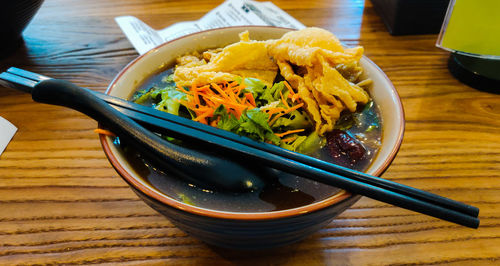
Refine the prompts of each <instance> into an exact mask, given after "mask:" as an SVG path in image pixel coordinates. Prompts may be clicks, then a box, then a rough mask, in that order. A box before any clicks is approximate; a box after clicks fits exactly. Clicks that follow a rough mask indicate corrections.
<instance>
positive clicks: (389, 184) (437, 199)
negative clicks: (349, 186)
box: [96, 93, 479, 217]
mask: <svg viewBox="0 0 500 266" xmlns="http://www.w3.org/2000/svg"><path fill="white" fill-rule="evenodd" d="M96 96H98V97H99V98H101V99H103V100H104V101H106V102H107V103H109V104H111V105H113V106H114V107H115V108H116V107H121V108H122V109H120V110H121V111H122V112H123V110H124V109H128V110H133V111H136V112H140V113H143V114H146V115H148V116H150V117H155V118H159V119H161V120H165V121H169V122H172V123H175V124H179V125H182V126H186V127H189V128H192V129H194V130H197V131H203V132H205V133H207V134H211V135H216V136H218V137H221V138H224V139H228V140H231V141H234V142H237V143H240V144H243V145H246V146H249V147H253V148H256V149H259V150H263V151H266V152H269V153H272V154H276V155H279V156H282V157H285V158H288V159H291V160H294V161H297V162H300V163H303V164H307V165H310V166H313V167H316V168H319V169H322V170H325V171H328V172H331V173H335V174H338V175H343V176H347V177H349V178H351V179H353V180H357V181H360V182H364V183H367V184H370V185H374V186H377V187H381V188H384V189H387V190H390V191H394V192H397V193H400V194H403V195H408V196H411V197H414V198H418V199H420V200H424V201H428V202H431V203H433V204H436V205H439V206H442V207H445V208H449V209H452V210H455V211H457V212H462V213H465V214H468V215H471V216H474V217H477V216H478V214H479V209H478V208H477V207H474V206H470V205H467V204H464V203H462V202H458V201H455V200H452V199H449V198H445V197H441V196H439V195H436V194H433V193H430V192H427V191H423V190H420V189H416V188H413V187H409V186H406V185H403V184H399V183H396V182H393V181H390V180H387V179H383V178H380V177H375V176H371V175H368V174H365V173H362V172H359V171H355V170H352V169H349V168H346V167H342V166H339V165H335V164H331V163H328V162H325V161H322V160H319V159H316V158H313V157H310V156H306V155H303V154H300V153H296V152H293V151H290V150H287V149H283V148H281V147H278V146H276V145H272V144H268V143H264V142H258V141H254V140H252V139H250V138H246V137H242V136H239V135H237V134H233V133H231V132H228V131H225V130H222V129H218V128H214V127H212V126H208V125H204V124H201V123H198V122H195V121H192V120H189V119H185V118H182V117H179V116H176V115H172V114H168V113H165V112H162V111H158V110H156V109H154V108H151V107H147V106H143V105H139V104H135V103H133V102H129V101H126V100H123V99H120V98H117V97H112V96H109V95H107V94H103V93H96ZM134 120H137V119H134ZM142 122H143V123H147V124H150V126H152V125H151V123H148V122H147V121H142ZM165 129H166V130H168V128H165ZM178 134H182V135H183V136H184V137H188V138H196V137H195V136H192V135H190V134H187V133H185V131H180V132H178ZM197 139H198V140H202V141H203V140H204V139H199V138H197ZM214 144H216V143H214Z"/></svg>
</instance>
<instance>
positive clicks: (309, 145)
mask: <svg viewBox="0 0 500 266" xmlns="http://www.w3.org/2000/svg"><path fill="white" fill-rule="evenodd" d="M324 144H325V139H324V138H322V137H320V136H319V135H318V133H316V131H313V132H312V133H311V134H309V136H307V138H306V139H305V140H304V141H303V142H302V143H301V144H300V145H299V146H298V147H297V149H296V151H297V152H299V153H303V154H312V153H314V152H315V151H317V150H319V149H321V147H323V146H324Z"/></svg>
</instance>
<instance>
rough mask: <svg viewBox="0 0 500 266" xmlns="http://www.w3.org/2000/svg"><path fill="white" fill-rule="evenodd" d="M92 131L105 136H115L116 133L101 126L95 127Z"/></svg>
mask: <svg viewBox="0 0 500 266" xmlns="http://www.w3.org/2000/svg"><path fill="white" fill-rule="evenodd" d="M94 132H95V133H97V134H101V135H106V136H110V137H116V134H115V133H113V132H111V131H109V130H106V129H102V128H96V129H94Z"/></svg>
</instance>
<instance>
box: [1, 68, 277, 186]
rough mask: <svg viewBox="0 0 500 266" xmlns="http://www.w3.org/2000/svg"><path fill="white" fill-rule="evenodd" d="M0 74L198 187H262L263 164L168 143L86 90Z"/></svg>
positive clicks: (67, 83)
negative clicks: (249, 163)
mask: <svg viewBox="0 0 500 266" xmlns="http://www.w3.org/2000/svg"><path fill="white" fill-rule="evenodd" d="M19 70H20V71H23V70H21V69H17V71H19ZM25 72H27V71H25ZM23 74H24V75H28V74H35V73H31V72H27V73H23ZM41 77H43V76H41ZM0 78H1V79H0V82H1V80H3V81H4V82H5V81H10V82H9V83H7V84H5V85H6V86H8V87H13V88H16V89H20V90H22V91H25V92H28V93H31V95H32V98H33V100H34V101H36V102H40V103H47V104H52V105H60V106H65V107H69V108H71V109H74V110H77V111H80V112H82V113H84V114H86V115H88V116H89V117H91V118H93V119H95V120H96V121H98V122H99V123H101V124H102V125H104V126H106V128H108V129H109V130H110V131H111V132H113V133H115V134H116V135H118V136H119V137H120V141H122V142H124V143H125V144H127V145H130V146H132V147H133V148H135V149H136V150H137V151H138V152H139V153H140V154H141V155H142V156H144V157H145V158H146V159H147V160H149V161H151V162H152V163H153V164H154V165H155V166H160V167H162V168H163V169H165V170H167V172H170V173H173V174H175V175H177V176H179V177H181V178H184V179H185V180H187V181H188V182H191V183H193V184H195V185H198V186H200V187H202V188H207V189H222V190H226V191H233V192H237V191H240V192H242V191H252V190H256V189H259V188H262V187H263V185H264V183H265V182H264V181H263V180H262V178H261V177H263V176H264V177H265V176H266V173H267V172H268V171H265V169H264V168H259V167H252V169H251V168H250V167H249V166H247V165H245V164H243V163H242V162H240V161H237V160H235V159H234V158H231V159H229V158H227V157H224V156H223V155H221V154H220V153H217V152H214V151H209V150H197V149H192V148H186V147H182V146H179V145H176V144H173V143H171V142H168V141H167V140H165V139H163V138H161V137H160V136H159V135H157V134H155V133H153V132H151V131H150V130H147V129H146V128H144V127H143V126H141V125H139V124H138V123H136V122H135V121H134V120H132V119H130V118H129V117H127V116H125V115H123V114H122V113H120V112H119V111H117V110H116V109H115V108H113V107H111V106H110V105H109V104H107V103H106V102H105V101H103V100H101V99H100V98H98V97H96V95H95V94H94V92H92V91H91V90H89V89H85V88H81V87H78V86H76V85H74V84H72V83H70V82H67V81H64V80H57V79H48V78H46V77H45V79H44V78H39V79H40V80H41V81H39V82H35V81H33V80H29V79H24V80H23V78H22V77H20V76H17V75H13V74H10V73H7V72H4V73H2V74H1V75H0Z"/></svg>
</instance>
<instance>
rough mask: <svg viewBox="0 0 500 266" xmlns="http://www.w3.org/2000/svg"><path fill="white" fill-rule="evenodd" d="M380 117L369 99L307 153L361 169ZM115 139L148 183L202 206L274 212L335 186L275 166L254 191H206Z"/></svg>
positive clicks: (159, 79)
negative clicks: (273, 176)
mask: <svg viewBox="0 0 500 266" xmlns="http://www.w3.org/2000/svg"><path fill="white" fill-rule="evenodd" d="M171 73H172V69H168V70H165V71H162V72H160V73H157V74H155V75H153V76H152V77H150V78H149V79H148V80H146V81H145V82H144V83H143V84H142V85H141V86H140V87H139V88H138V90H137V91H144V90H149V89H150V88H152V87H160V88H161V87H165V86H167V85H169V81H167V80H166V79H165V77H167V76H169V75H170V74H171ZM142 104H144V105H149V106H152V105H154V102H152V101H146V102H143V103H142ZM380 122H381V121H380V116H379V111H378V108H377V106H376V104H374V103H373V102H369V103H368V104H366V105H365V106H361V107H360V108H359V110H358V111H357V112H355V113H352V114H350V113H349V114H343V115H342V116H341V119H340V120H339V121H338V122H337V128H338V129H336V130H334V132H332V133H329V134H327V137H326V140H325V142H326V145H325V146H324V147H323V148H321V149H320V150H318V151H316V152H315V153H313V154H311V156H314V157H317V158H320V159H322V160H325V161H328V162H331V163H336V164H339V165H342V166H345V167H349V168H352V169H355V170H358V171H365V170H366V169H367V168H368V167H369V166H370V163H371V162H372V160H373V159H374V158H375V156H376V155H377V152H378V149H379V146H380V141H381V130H382V129H381V123H380ZM115 143H116V145H119V146H120V147H121V148H122V149H123V150H124V151H125V154H126V156H127V159H128V161H129V162H130V164H131V165H132V167H133V168H134V170H135V171H136V172H137V173H138V174H139V175H140V176H142V177H143V178H144V180H145V181H146V182H147V183H149V184H150V185H151V186H152V187H154V188H156V189H157V190H158V191H160V192H162V193H163V194H165V195H167V196H169V197H171V198H173V199H176V200H178V201H181V202H184V203H186V204H190V205H194V206H198V207H202V208H207V209H213V210H222V211H230V212H269V211H278V210H284V209H290V208H295V207H299V206H304V205H307V204H311V203H314V202H317V201H321V200H324V199H326V198H328V197H330V196H333V195H334V194H336V193H337V192H338V191H339V189H338V188H336V187H332V186H329V185H325V184H322V183H318V182H316V181H311V180H308V179H305V178H302V177H299V176H295V175H291V174H287V173H284V172H280V171H277V170H276V171H273V172H275V173H276V178H269V180H268V183H267V185H266V186H265V187H263V188H261V189H259V190H256V191H251V192H245V193H232V192H227V191H216V190H207V189H205V188H202V187H197V186H195V185H193V184H190V183H188V182H186V181H185V180H183V179H181V178H178V177H176V176H175V175H173V174H171V173H168V172H164V171H163V170H161V169H158V168H156V167H155V166H154V165H151V164H150V163H149V162H147V161H146V160H144V159H143V158H142V157H141V155H140V154H138V153H137V152H135V151H134V150H132V149H130V148H129V147H127V146H126V144H125V143H121V144H120V142H119V140H118V139H117V140H116V141H115ZM349 145H351V146H349ZM358 146H359V147H358ZM346 147H347V148H346ZM360 149H362V152H363V154H362V157H360V158H358V157H356V156H358V155H357V153H359V152H360V151H361V150H360ZM354 157H356V158H354Z"/></svg>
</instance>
